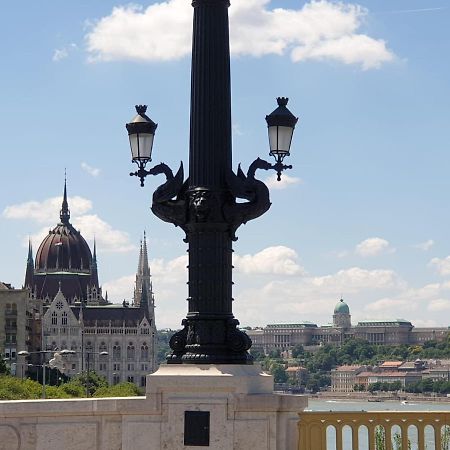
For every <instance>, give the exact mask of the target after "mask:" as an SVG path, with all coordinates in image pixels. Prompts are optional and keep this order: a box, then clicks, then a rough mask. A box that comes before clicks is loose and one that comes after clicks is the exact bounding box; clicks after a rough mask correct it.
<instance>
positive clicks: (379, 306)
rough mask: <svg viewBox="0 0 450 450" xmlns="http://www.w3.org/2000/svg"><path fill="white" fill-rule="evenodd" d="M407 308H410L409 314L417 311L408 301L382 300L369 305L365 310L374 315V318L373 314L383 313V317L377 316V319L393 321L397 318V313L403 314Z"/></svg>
mask: <svg viewBox="0 0 450 450" xmlns="http://www.w3.org/2000/svg"><path fill="white" fill-rule="evenodd" d="M405 308H408V312H409V313H411V311H412V310H414V309H416V308H415V307H412V304H411V302H410V300H408V299H393V298H382V299H380V300H377V301H375V302H372V303H370V304H368V305H367V306H366V308H365V310H366V311H368V312H369V313H372V317H373V313H381V316H380V314H377V315H376V318H379V317H383V318H385V319H393V318H394V317H395V311H399V310H400V311H402V313H403V311H404V310H405ZM392 314H394V315H392ZM373 318H375V317H373ZM398 318H400V317H398Z"/></svg>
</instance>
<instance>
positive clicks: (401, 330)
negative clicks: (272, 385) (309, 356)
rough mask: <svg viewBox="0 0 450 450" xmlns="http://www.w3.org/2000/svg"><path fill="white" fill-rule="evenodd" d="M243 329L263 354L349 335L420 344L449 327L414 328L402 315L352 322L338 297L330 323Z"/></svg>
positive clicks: (442, 334) (384, 342)
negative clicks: (397, 317)
mask: <svg viewBox="0 0 450 450" xmlns="http://www.w3.org/2000/svg"><path fill="white" fill-rule="evenodd" d="M246 332H247V334H248V335H249V336H250V338H251V339H252V342H253V345H252V348H253V349H255V350H258V351H262V352H264V353H266V354H267V353H269V352H270V351H272V350H280V351H286V350H290V349H292V348H293V347H295V346H296V345H303V346H304V347H316V346H319V345H324V344H332V345H341V344H342V343H343V342H344V341H345V340H346V339H349V338H358V339H364V340H366V341H368V342H370V343H372V344H379V345H400V344H407V345H413V344H423V343H424V342H427V341H431V340H437V341H441V340H444V339H445V338H446V337H447V335H448V333H449V328H448V327H436V328H415V327H414V326H413V324H412V323H411V322H409V321H408V320H403V319H393V320H364V321H360V322H358V323H357V324H356V325H352V323H351V315H350V308H349V307H348V305H347V303H346V302H344V300H343V299H340V300H339V302H338V303H337V305H336V306H335V308H334V311H333V323H332V324H329V325H322V326H317V324H315V323H312V322H307V321H303V322H297V323H292V322H291V323H287V324H283V323H281V324H280V323H278V324H269V325H266V326H265V327H264V328H255V329H250V330H246Z"/></svg>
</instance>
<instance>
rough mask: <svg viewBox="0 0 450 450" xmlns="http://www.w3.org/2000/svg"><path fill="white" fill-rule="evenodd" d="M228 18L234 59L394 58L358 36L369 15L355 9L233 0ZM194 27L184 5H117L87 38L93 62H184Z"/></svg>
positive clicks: (367, 64)
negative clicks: (271, 6)
mask: <svg viewBox="0 0 450 450" xmlns="http://www.w3.org/2000/svg"><path fill="white" fill-rule="evenodd" d="M229 15H230V24H231V26H230V47H231V53H232V55H235V56H248V55H249V56H254V57H261V56H264V55H268V54H275V55H280V56H281V55H289V56H290V58H291V60H292V61H294V62H298V61H304V60H310V59H313V60H335V61H339V62H341V63H344V64H357V65H360V66H361V67H362V68H363V69H364V70H366V69H372V68H378V67H380V66H381V65H382V64H383V63H385V62H389V61H392V60H393V59H394V55H393V53H392V52H391V51H390V50H389V49H388V48H387V46H386V43H385V42H384V41H383V40H381V39H375V38H372V37H369V36H367V35H365V34H362V33H361V32H360V31H359V30H360V28H361V25H362V24H363V22H364V19H365V17H366V16H367V15H368V11H367V10H366V9H365V8H363V7H361V6H358V5H355V4H351V3H344V2H331V1H327V0H319V1H310V2H308V3H306V4H304V5H303V6H302V7H301V8H299V9H283V8H275V9H269V0H235V1H233V2H232V5H231V7H230V10H229ZM191 27H192V8H191V6H190V5H189V3H188V2H186V1H184V0H168V1H166V2H161V3H155V4H152V5H150V6H149V7H147V8H145V9H144V8H143V7H141V6H136V5H128V6H118V7H115V8H113V10H112V12H111V14H110V15H109V16H106V17H103V18H102V19H100V20H98V21H97V22H96V23H95V24H94V25H93V26H92V29H91V31H90V32H89V33H88V34H87V35H86V41H87V50H88V53H89V59H90V60H91V61H113V60H138V61H168V60H173V59H180V58H182V57H184V56H186V55H188V54H189V52H190V50H191Z"/></svg>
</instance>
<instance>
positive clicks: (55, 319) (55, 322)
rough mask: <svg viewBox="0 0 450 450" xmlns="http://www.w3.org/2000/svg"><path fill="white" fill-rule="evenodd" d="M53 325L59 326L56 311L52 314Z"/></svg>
mask: <svg viewBox="0 0 450 450" xmlns="http://www.w3.org/2000/svg"><path fill="white" fill-rule="evenodd" d="M52 325H58V314H56V311H53V312H52Z"/></svg>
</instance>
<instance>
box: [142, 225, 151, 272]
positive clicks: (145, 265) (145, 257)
mask: <svg viewBox="0 0 450 450" xmlns="http://www.w3.org/2000/svg"><path fill="white" fill-rule="evenodd" d="M142 265H143V266H142V275H144V276H150V267H149V265H148V253H147V237H146V235H145V231H144V243H143V245H142Z"/></svg>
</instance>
